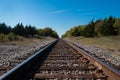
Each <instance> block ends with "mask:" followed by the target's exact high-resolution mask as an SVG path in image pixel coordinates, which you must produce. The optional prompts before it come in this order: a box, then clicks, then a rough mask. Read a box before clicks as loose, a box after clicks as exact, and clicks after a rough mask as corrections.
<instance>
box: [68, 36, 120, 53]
mask: <svg viewBox="0 0 120 80" xmlns="http://www.w3.org/2000/svg"><path fill="white" fill-rule="evenodd" d="M70 39H71V40H72V41H77V42H80V43H83V44H87V45H90V46H96V47H100V48H104V49H107V50H111V51H118V52H120V36H109V37H100V38H83V37H72V38H70Z"/></svg>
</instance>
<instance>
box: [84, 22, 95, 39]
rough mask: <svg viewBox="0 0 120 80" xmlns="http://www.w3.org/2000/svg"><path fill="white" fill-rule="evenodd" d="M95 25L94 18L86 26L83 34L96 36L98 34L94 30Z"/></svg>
mask: <svg viewBox="0 0 120 80" xmlns="http://www.w3.org/2000/svg"><path fill="white" fill-rule="evenodd" d="M94 26H95V23H94V22H93V20H92V21H91V22H90V23H89V24H88V25H87V26H86V27H85V29H84V33H83V35H84V36H85V37H94V36H96V33H95V31H94Z"/></svg>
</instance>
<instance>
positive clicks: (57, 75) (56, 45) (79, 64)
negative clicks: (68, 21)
mask: <svg viewBox="0 0 120 80" xmlns="http://www.w3.org/2000/svg"><path fill="white" fill-rule="evenodd" d="M83 52H84V51H83V50H80V49H79V48H77V47H76V46H74V45H72V44H70V43H67V42H65V41H63V40H58V41H55V42H53V43H51V44H49V45H48V46H46V47H44V48H43V49H42V50H40V51H38V52H37V53H35V55H33V56H31V57H30V58H28V59H27V60H25V61H23V62H22V63H21V64H19V65H18V66H16V67H15V68H14V69H12V70H10V71H8V73H6V74H4V75H2V76H1V77H0V79H1V80H120V74H119V73H117V72H115V71H113V70H110V68H108V67H106V65H104V64H102V63H101V62H100V61H98V60H96V59H94V58H93V57H91V56H90V55H88V54H87V53H85V52H84V53H83ZM106 71H107V72H106ZM110 75H112V76H110Z"/></svg>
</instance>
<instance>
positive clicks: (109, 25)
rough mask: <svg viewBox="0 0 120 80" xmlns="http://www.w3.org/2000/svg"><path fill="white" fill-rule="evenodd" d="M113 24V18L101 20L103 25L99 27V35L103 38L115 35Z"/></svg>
mask: <svg viewBox="0 0 120 80" xmlns="http://www.w3.org/2000/svg"><path fill="white" fill-rule="evenodd" d="M114 22H115V18H113V17H112V16H110V17H109V18H108V19H104V20H103V25H102V26H101V27H100V33H101V34H102V35H103V36H109V35H116V32H115V31H114V29H115V28H114V27H113V24H114Z"/></svg>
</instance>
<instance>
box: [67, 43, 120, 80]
mask: <svg viewBox="0 0 120 80" xmlns="http://www.w3.org/2000/svg"><path fill="white" fill-rule="evenodd" d="M67 43H68V44H69V45H70V46H71V47H73V48H74V49H75V50H77V51H78V52H79V53H81V54H82V55H83V56H84V57H85V58H87V59H89V60H90V62H91V63H92V64H94V65H95V66H96V67H98V68H99V69H101V70H103V71H104V73H105V74H106V75H107V76H108V80H120V70H118V69H117V68H115V67H112V66H110V65H108V64H106V63H105V62H104V61H101V60H100V59H99V58H97V57H95V56H94V55H91V54H89V53H88V52H86V51H84V50H83V49H81V48H79V47H78V46H77V45H75V44H73V43H71V42H67Z"/></svg>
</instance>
